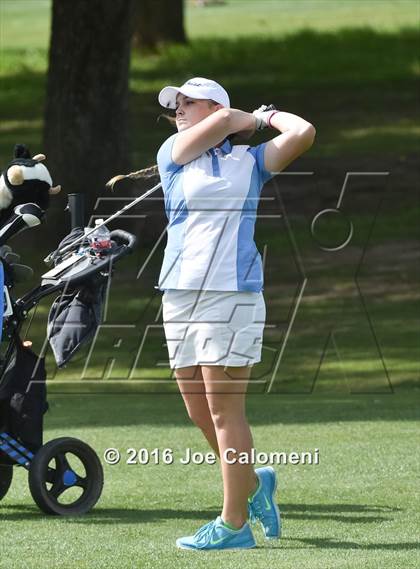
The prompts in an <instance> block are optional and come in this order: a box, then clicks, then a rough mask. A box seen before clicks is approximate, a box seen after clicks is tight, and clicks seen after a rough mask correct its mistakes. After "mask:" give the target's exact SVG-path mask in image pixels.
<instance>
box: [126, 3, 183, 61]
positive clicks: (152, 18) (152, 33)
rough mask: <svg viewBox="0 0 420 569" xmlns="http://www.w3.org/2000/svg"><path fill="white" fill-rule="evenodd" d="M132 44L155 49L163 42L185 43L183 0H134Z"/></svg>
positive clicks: (141, 47)
mask: <svg viewBox="0 0 420 569" xmlns="http://www.w3.org/2000/svg"><path fill="white" fill-rule="evenodd" d="M135 21H136V23H135V30H134V45H135V47H137V48H139V49H148V50H153V51H156V50H157V48H158V46H159V45H161V44H165V43H185V42H186V41H187V39H186V35H185V30H184V0H136V19H135Z"/></svg>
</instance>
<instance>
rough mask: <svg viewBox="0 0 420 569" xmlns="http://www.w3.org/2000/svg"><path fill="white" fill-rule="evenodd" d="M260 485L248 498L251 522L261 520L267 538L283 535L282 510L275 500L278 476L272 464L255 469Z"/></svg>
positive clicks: (276, 537)
mask: <svg viewBox="0 0 420 569" xmlns="http://www.w3.org/2000/svg"><path fill="white" fill-rule="evenodd" d="M255 474H256V475H257V478H258V481H259V486H258V488H257V490H256V491H255V493H254V494H253V496H252V497H251V498H248V513H249V517H250V521H251V523H255V522H257V521H259V522H260V524H261V527H262V529H263V532H264V535H265V537H266V538H267V539H278V538H279V537H280V536H281V518H280V511H279V508H278V506H277V504H276V502H275V495H276V489H277V476H276V473H275V472H274V469H273V468H272V467H271V466H265V467H263V468H257V469H256V470H255Z"/></svg>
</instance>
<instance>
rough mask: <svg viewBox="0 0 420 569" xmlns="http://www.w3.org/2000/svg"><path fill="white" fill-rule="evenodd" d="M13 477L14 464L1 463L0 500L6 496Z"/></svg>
mask: <svg viewBox="0 0 420 569" xmlns="http://www.w3.org/2000/svg"><path fill="white" fill-rule="evenodd" d="M12 479H13V465H12V464H1V463H0V500H3V498H4V497H5V496H6V494H7V492H8V491H9V488H10V485H11V483H12Z"/></svg>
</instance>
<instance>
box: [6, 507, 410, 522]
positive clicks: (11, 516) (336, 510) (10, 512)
mask: <svg viewBox="0 0 420 569" xmlns="http://www.w3.org/2000/svg"><path fill="white" fill-rule="evenodd" d="M279 506H280V508H281V512H282V516H284V519H305V520H306V519H307V520H325V521H329V520H333V521H337V522H343V523H361V524H364V523H378V522H383V521H386V520H390V518H389V516H386V514H389V513H392V512H399V511H401V509H400V508H390V507H382V506H368V505H363V504H308V505H305V504H280V505H279ZM369 513H376V515H370V516H369V515H368V516H366V515H365V514H369ZM219 514H220V510H217V509H205V510H182V509H176V510H171V509H166V508H164V509H156V510H149V509H147V510H145V509H140V508H139V509H134V508H95V509H94V510H93V511H92V512H90V513H89V514H87V515H85V516H74V517H73V516H66V517H64V518H60V517H54V518H51V519H54V520H61V519H62V520H64V521H65V522H66V523H67V522H71V523H75V524H89V525H91V524H115V523H122V524H131V523H135V524H137V523H148V524H150V523H156V522H159V521H162V520H202V519H207V518H208V519H212V518H215V517H216V516H217V515H219ZM348 514H358V515H348ZM2 516H3V519H4V520H5V521H22V520H32V519H36V518H39V517H40V516H43V514H42V513H40V512H39V510H37V509H36V508H32V507H30V506H22V505H18V506H3V508H2ZM46 519H48V518H46Z"/></svg>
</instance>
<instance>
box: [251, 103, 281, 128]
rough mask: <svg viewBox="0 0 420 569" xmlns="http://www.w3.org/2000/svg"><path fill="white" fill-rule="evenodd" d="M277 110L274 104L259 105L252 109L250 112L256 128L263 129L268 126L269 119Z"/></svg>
mask: <svg viewBox="0 0 420 569" xmlns="http://www.w3.org/2000/svg"><path fill="white" fill-rule="evenodd" d="M277 112H278V111H277V109H276V107H275V106H274V105H261V107H259V108H258V109H256V110H255V111H253V113H252V114H253V115H254V117H255V118H256V129H257V130H263V129H264V128H268V127H270V126H271V125H270V119H271V117H272V116H273V115H274V114H275V113H277Z"/></svg>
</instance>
